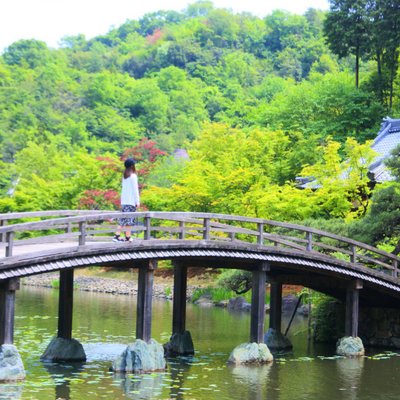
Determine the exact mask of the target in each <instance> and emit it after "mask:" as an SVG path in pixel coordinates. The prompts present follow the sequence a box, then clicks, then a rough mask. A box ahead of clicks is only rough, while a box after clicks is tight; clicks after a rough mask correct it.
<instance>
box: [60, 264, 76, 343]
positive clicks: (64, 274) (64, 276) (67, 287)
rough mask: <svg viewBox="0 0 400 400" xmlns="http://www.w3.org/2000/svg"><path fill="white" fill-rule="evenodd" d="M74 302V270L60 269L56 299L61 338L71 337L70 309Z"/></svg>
mask: <svg viewBox="0 0 400 400" xmlns="http://www.w3.org/2000/svg"><path fill="white" fill-rule="evenodd" d="M73 303H74V270H73V269H69V270H63V271H60V289H59V299H58V332H57V336H58V337H60V338H63V339H71V338H72V311H73Z"/></svg>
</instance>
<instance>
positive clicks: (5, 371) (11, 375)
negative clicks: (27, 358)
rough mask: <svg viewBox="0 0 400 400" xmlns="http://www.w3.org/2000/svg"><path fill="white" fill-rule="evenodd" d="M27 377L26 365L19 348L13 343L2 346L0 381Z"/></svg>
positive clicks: (0, 348) (0, 350)
mask: <svg viewBox="0 0 400 400" xmlns="http://www.w3.org/2000/svg"><path fill="white" fill-rule="evenodd" d="M23 379H25V370H24V365H23V364H22V360H21V356H20V355H19V353H18V350H17V348H16V347H15V346H14V345H12V344H3V345H1V346H0V382H1V381H20V380H23Z"/></svg>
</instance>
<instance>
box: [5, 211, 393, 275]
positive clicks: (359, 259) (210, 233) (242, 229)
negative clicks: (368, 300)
mask: <svg viewBox="0 0 400 400" xmlns="http://www.w3.org/2000/svg"><path fill="white" fill-rule="evenodd" d="M71 214H72V215H71ZM4 215H7V217H8V218H7V219H8V220H11V219H13V220H14V219H19V218H28V217H53V218H52V219H46V220H42V221H34V222H22V223H17V224H12V225H11V224H9V225H5V226H1V224H0V237H2V238H3V244H4V246H5V250H6V256H7V257H10V256H12V253H13V251H12V249H13V246H15V245H19V244H21V245H22V244H23V243H24V242H25V243H27V242H28V240H29V239H28V240H23V239H18V235H20V234H22V233H24V232H25V233H28V232H30V231H41V230H42V231H44V230H52V229H53V230H62V229H64V232H66V233H64V234H62V235H60V238H61V237H62V240H65V239H66V238H69V239H74V240H78V244H79V246H84V245H85V244H86V242H87V241H88V240H91V239H92V238H93V237H94V236H96V235H100V234H104V233H111V232H112V230H113V229H115V227H109V228H107V229H105V228H104V227H103V229H101V230H99V229H98V228H99V226H98V225H99V224H101V223H103V222H107V221H109V220H110V219H111V220H116V219H117V218H119V217H122V216H124V217H126V216H131V217H134V218H137V219H143V221H144V223H143V225H140V226H136V227H134V229H133V231H138V232H140V231H142V232H143V238H144V240H153V239H156V235H157V233H158V234H169V235H170V236H172V235H175V236H176V239H178V240H186V239H190V240H193V238H197V239H198V240H203V241H204V240H206V241H211V240H212V241H216V240H218V239H221V240H225V241H226V240H230V241H239V242H245V243H252V244H253V245H255V246H259V247H260V246H261V247H266V246H267V243H272V244H273V245H274V246H284V247H289V248H292V249H295V250H297V251H304V252H306V253H310V252H311V253H313V254H323V255H329V256H330V257H332V258H333V259H339V260H342V261H343V259H344V260H347V259H348V260H349V261H348V263H349V264H351V265H355V264H357V265H364V266H368V267H372V268H375V269H378V270H383V272H384V271H385V270H387V271H389V272H390V274H391V275H392V276H394V277H396V278H397V277H398V265H399V261H400V257H397V256H396V255H394V254H391V253H387V252H385V251H383V250H380V249H377V248H375V247H373V246H370V245H367V244H365V243H362V242H358V241H356V240H353V239H350V238H346V237H342V236H338V235H335V234H333V233H330V232H325V231H321V230H318V229H315V228H310V227H306V226H302V225H297V224H291V223H284V222H279V221H272V220H264V219H261V218H250V217H243V216H235V215H227V214H211V213H194V212H153V211H151V212H149V211H147V212H135V213H121V212H117V211H84V210H78V211H70V210H58V211H41V212H28V213H14V214H11V213H10V214H0V221H1V218H2V217H3V216H4ZM64 215H67V216H64ZM60 216H62V217H60ZM171 224H175V226H171ZM242 225H244V226H242ZM74 229H75V232H73V230H74ZM96 229H97V230H96ZM274 229H278V230H282V229H285V230H288V231H290V234H289V233H288V232H285V234H284V235H282V234H281V233H280V232H279V231H278V232H273V230H274ZM271 230H272V232H271ZM152 233H153V234H152ZM299 234H303V235H305V236H304V237H301V238H300V239H299V236H298V235H299ZM296 235H297V236H296ZM51 236H52V235H48V234H45V235H42V236H41V237H42V238H43V239H44V238H46V237H47V238H50V237H51ZM54 236H56V235H53V237H54ZM4 238H5V242H4ZM324 239H329V240H331V241H332V240H334V241H336V242H337V243H335V244H334V245H332V244H331V243H330V242H328V243H329V244H327V243H326V241H325V242H324V241H323V240H324ZM156 240H163V238H161V239H160V238H159V239H156ZM343 257H344V258H343Z"/></svg>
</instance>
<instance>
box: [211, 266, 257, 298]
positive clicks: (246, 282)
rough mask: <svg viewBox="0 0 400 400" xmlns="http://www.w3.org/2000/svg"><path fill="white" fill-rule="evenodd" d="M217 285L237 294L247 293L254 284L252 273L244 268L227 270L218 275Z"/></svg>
mask: <svg viewBox="0 0 400 400" xmlns="http://www.w3.org/2000/svg"><path fill="white" fill-rule="evenodd" d="M217 285H218V286H219V287H221V288H228V289H229V290H232V291H233V292H235V293H236V294H243V293H246V292H248V291H249V290H250V289H251V286H252V273H251V272H249V271H244V270H235V269H232V270H226V271H224V272H222V273H221V274H220V275H219V276H218V279H217Z"/></svg>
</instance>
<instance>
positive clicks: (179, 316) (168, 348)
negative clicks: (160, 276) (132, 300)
mask: <svg viewBox="0 0 400 400" xmlns="http://www.w3.org/2000/svg"><path fill="white" fill-rule="evenodd" d="M173 266H174V299H173V308H172V336H171V337H170V339H169V342H168V343H166V344H165V345H164V350H165V354H166V355H168V356H177V355H191V354H194V346H193V340H192V336H191V334H190V332H189V331H187V330H186V292H187V267H186V266H185V265H183V264H182V263H179V262H178V261H174V262H173Z"/></svg>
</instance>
